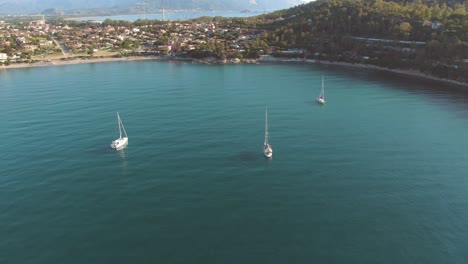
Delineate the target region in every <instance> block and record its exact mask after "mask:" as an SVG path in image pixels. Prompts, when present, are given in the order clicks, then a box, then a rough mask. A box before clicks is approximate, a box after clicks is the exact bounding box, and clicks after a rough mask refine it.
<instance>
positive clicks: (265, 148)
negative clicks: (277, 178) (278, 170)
mask: <svg viewBox="0 0 468 264" xmlns="http://www.w3.org/2000/svg"><path fill="white" fill-rule="evenodd" d="M263 154H265V156H266V157H267V158H271V157H272V156H273V147H272V146H271V145H270V144H268V109H265V142H264V143H263Z"/></svg>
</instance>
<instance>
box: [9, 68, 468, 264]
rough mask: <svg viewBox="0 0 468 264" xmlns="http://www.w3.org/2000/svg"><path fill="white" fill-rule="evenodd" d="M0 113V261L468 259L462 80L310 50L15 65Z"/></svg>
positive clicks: (466, 115) (467, 113)
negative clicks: (212, 58)
mask: <svg viewBox="0 0 468 264" xmlns="http://www.w3.org/2000/svg"><path fill="white" fill-rule="evenodd" d="M322 77H323V78H324V87H325V88H324V90H325V98H326V100H327V103H326V104H325V105H319V104H317V103H316V101H315V97H316V96H317V95H318V94H319V93H320V90H321V81H322ZM266 108H268V127H269V135H270V143H271V145H272V146H273V157H272V158H271V159H268V158H265V157H264V155H263V153H262V147H263V142H264V129H265V111H266ZM117 112H119V113H120V116H121V118H122V121H123V124H124V126H125V129H126V131H127V133H128V137H129V144H128V146H127V148H125V149H124V150H121V151H115V150H113V149H111V148H110V144H111V142H112V141H113V140H115V139H116V138H118V124H117ZM0 124H1V126H0V128H1V129H0V138H1V149H2V151H3V152H2V154H1V158H0V238H1V239H0V263H35V264H36V263H88V264H92V263H181V264H182V263H184V264H185V263H426V264H427V263H437V264H440V263H467V262H468V250H467V249H468V155H467V151H468V90H467V89H466V88H460V87H454V86H448V85H446V84H443V83H436V82H434V81H424V80H418V79H409V78H407V77H403V76H400V75H396V74H392V73H384V72H378V71H374V70H367V69H357V68H356V69H354V68H345V67H339V66H330V65H313V64H260V65H196V64H189V63H180V62H158V61H125V62H108V63H95V64H78V65H64V66H50V67H39V68H29V69H11V70H4V71H0Z"/></svg>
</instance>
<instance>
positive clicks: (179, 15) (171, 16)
mask: <svg viewBox="0 0 468 264" xmlns="http://www.w3.org/2000/svg"><path fill="white" fill-rule="evenodd" d="M265 12H266V11H262V12H260V11H253V12H241V11H194V12H183V11H180V12H175V11H166V12H165V13H164V19H166V20H187V19H194V18H199V17H217V16H221V17H251V16H258V15H261V14H264V13H265ZM69 19H70V20H77V21H88V20H91V21H104V20H106V19H112V20H123V21H132V22H133V21H136V20H138V19H149V20H163V17H162V13H159V14H136V15H114V16H92V17H79V18H69Z"/></svg>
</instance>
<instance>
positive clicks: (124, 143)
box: [111, 137, 128, 150]
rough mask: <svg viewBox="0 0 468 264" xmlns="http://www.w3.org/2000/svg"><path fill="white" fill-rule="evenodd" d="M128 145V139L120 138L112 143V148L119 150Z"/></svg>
mask: <svg viewBox="0 0 468 264" xmlns="http://www.w3.org/2000/svg"><path fill="white" fill-rule="evenodd" d="M127 145H128V137H123V138H118V139H116V140H114V141H112V144H111V148H113V149H116V150H119V149H123V148H125V147H126V146H127Z"/></svg>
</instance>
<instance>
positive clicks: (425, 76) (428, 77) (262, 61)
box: [0, 55, 468, 87]
mask: <svg viewBox="0 0 468 264" xmlns="http://www.w3.org/2000/svg"><path fill="white" fill-rule="evenodd" d="M146 60H156V61H185V62H191V63H195V64H197V63H199V64H268V63H306V64H317V65H333V66H343V67H348V68H360V69H369V70H377V71H383V72H389V73H395V74H399V75H405V76H408V77H416V78H420V79H425V80H432V81H437V82H441V83H445V84H451V85H457V86H463V87H468V83H463V82H459V81H455V80H449V79H444V78H439V77H435V76H433V75H428V74H424V73H422V72H419V71H416V70H402V69H390V68H385V67H381V66H375V65H368V64H359V63H346V62H333V61H323V60H312V59H286V58H275V57H273V56H270V55H264V56H262V57H260V58H259V59H256V60H255V59H248V60H243V61H235V62H230V61H227V60H224V61H222V60H217V59H214V58H207V59H204V60H199V59H193V58H180V57H168V56H164V57H162V56H131V57H121V58H114V57H96V58H86V59H83V58H73V59H68V60H49V61H41V62H36V63H18V64H11V65H9V66H0V71H3V70H8V69H25V68H36V67H51V66H62V65H75V64H88V63H105V62H121V61H146Z"/></svg>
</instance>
